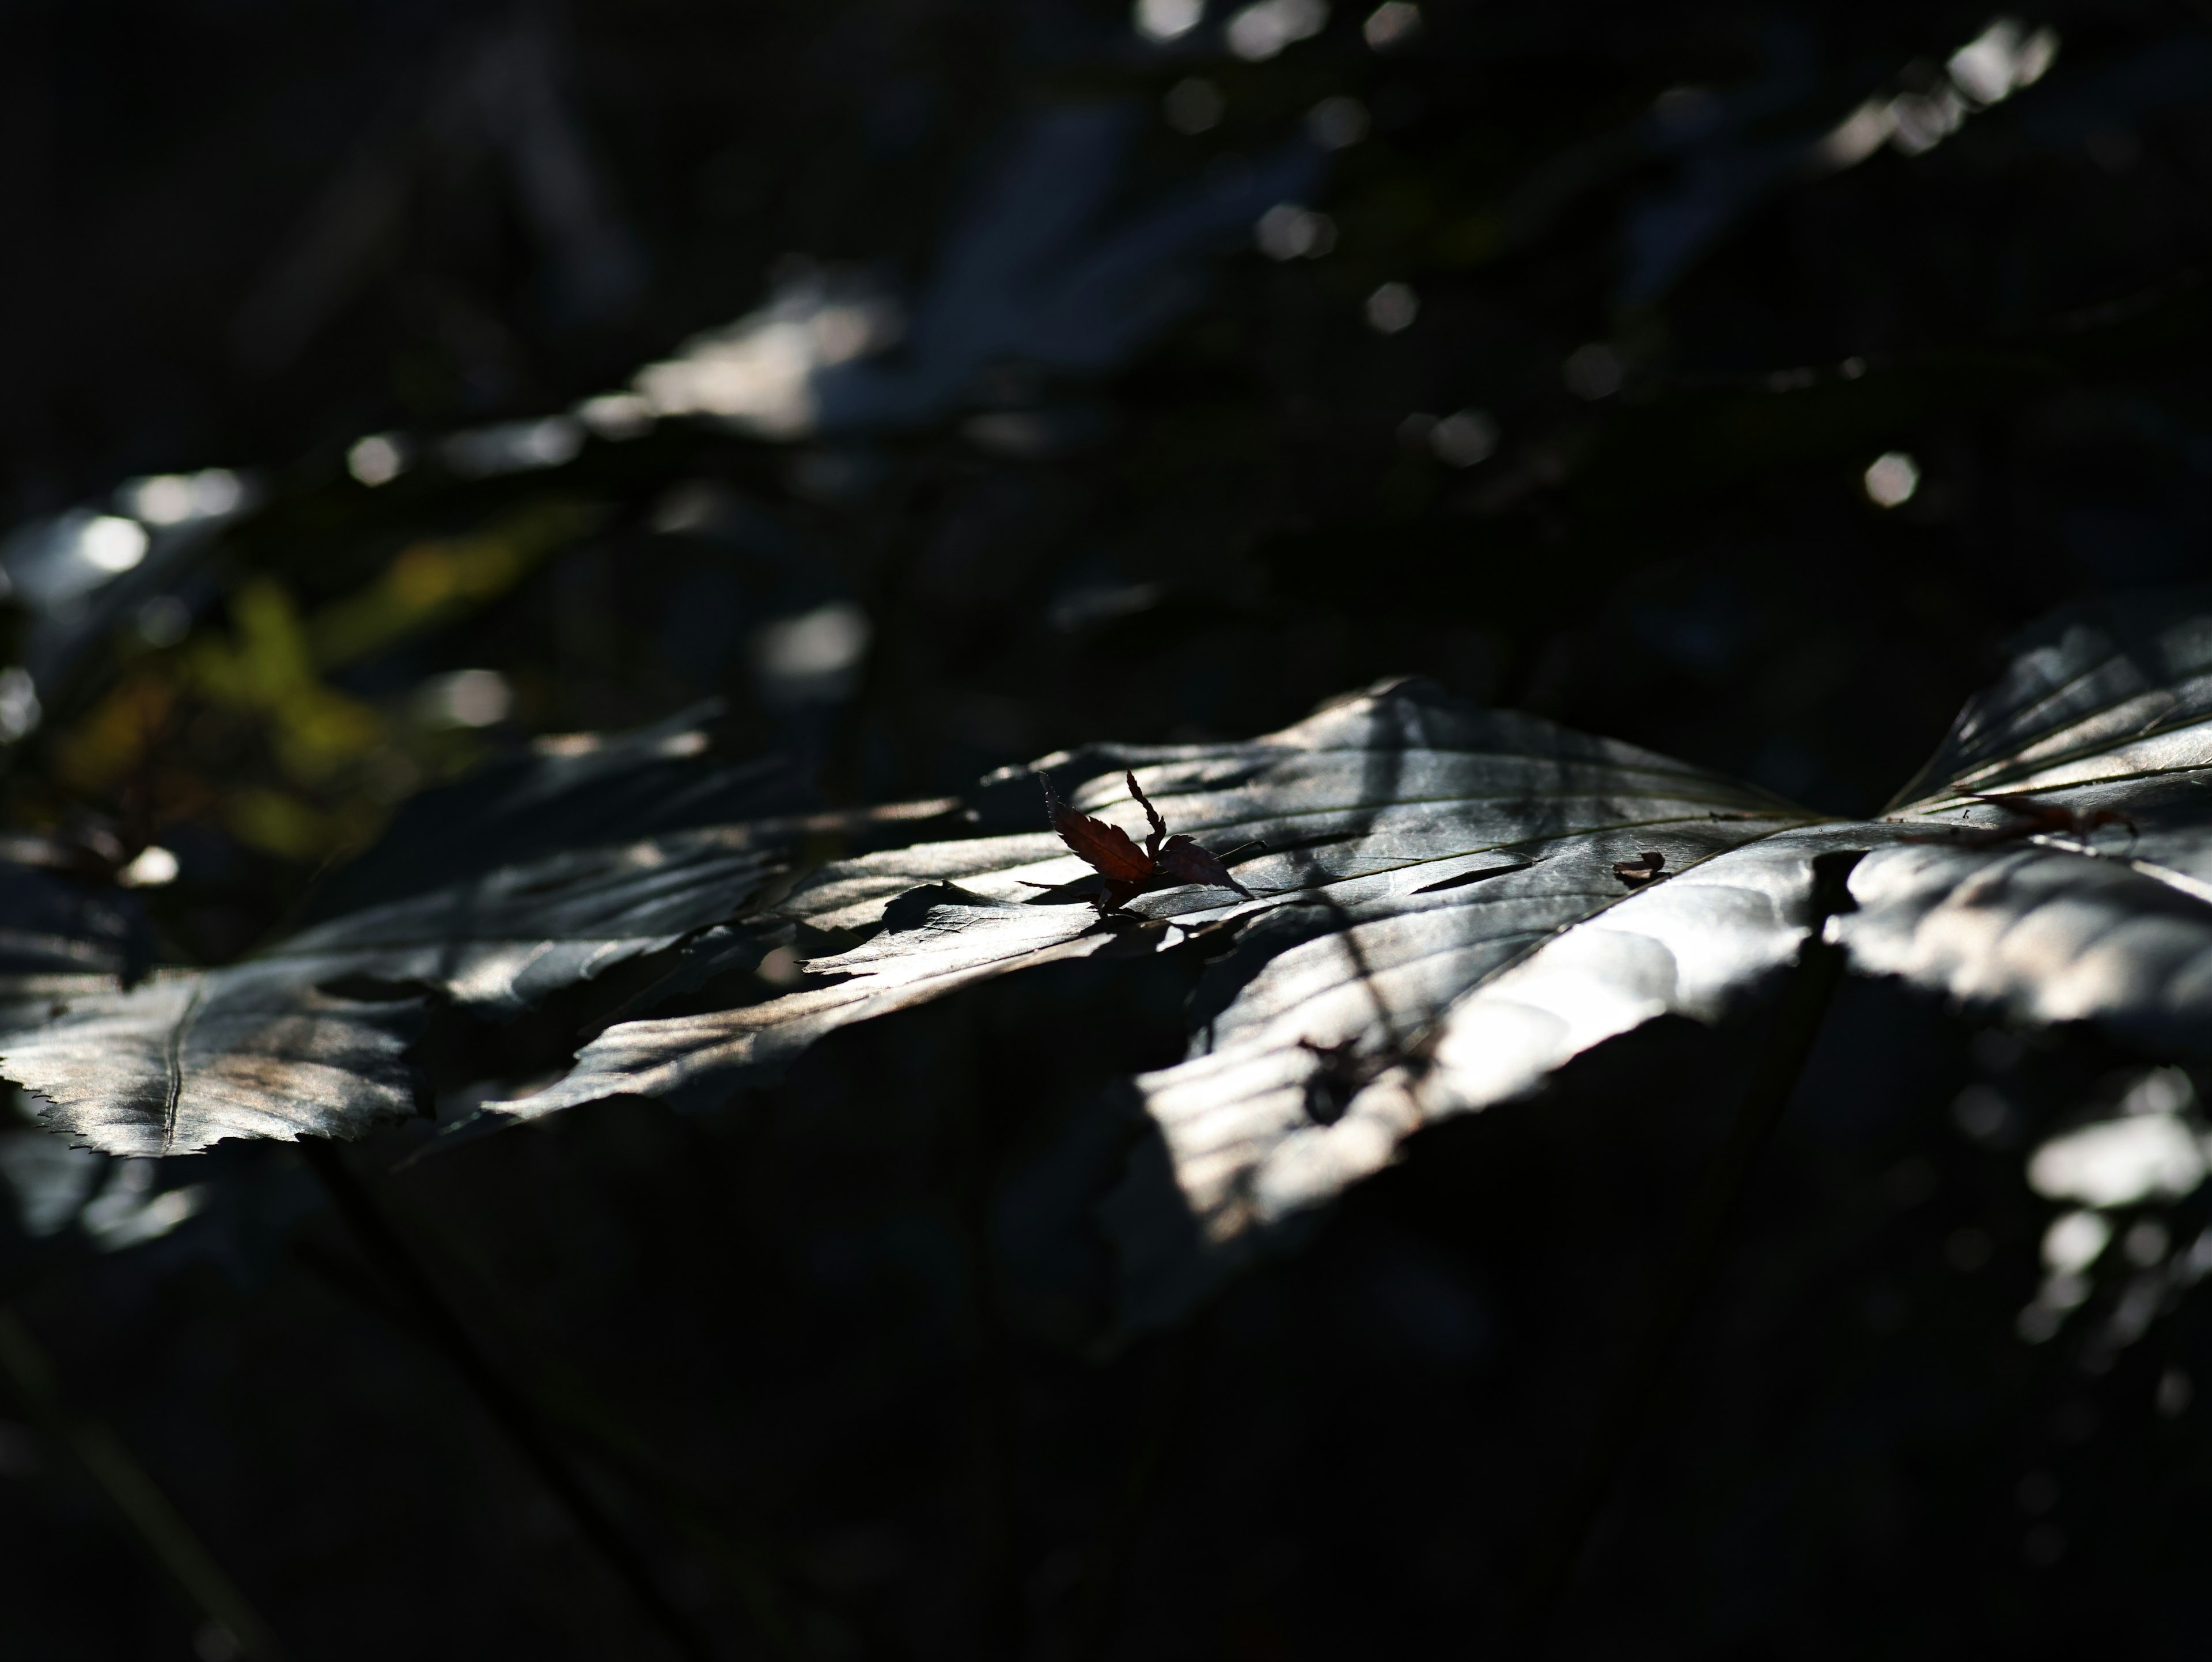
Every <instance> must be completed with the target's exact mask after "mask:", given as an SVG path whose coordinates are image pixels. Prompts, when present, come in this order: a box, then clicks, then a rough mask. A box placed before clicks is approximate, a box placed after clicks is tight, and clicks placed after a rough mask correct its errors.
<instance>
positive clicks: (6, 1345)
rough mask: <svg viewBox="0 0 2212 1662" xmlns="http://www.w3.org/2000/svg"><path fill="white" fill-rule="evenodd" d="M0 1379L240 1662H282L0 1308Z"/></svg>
mask: <svg viewBox="0 0 2212 1662" xmlns="http://www.w3.org/2000/svg"><path fill="white" fill-rule="evenodd" d="M0 1373H6V1374H7V1375H8V1377H9V1379H11V1380H12V1381H14V1383H15V1389H16V1391H17V1393H18V1394H19V1395H21V1397H22V1398H23V1403H24V1406H25V1407H27V1409H29V1410H30V1412H31V1415H32V1417H33V1419H35V1420H37V1421H38V1422H39V1424H40V1428H41V1429H42V1430H44V1431H45V1432H46V1434H47V1435H48V1436H49V1437H51V1438H52V1439H53V1440H55V1441H56V1442H58V1443H59V1444H61V1445H62V1446H64V1447H65V1448H67V1449H68V1450H69V1451H70V1452H71V1453H73V1454H75V1455H76V1458H77V1459H78V1461H79V1462H80V1463H81V1464H82V1465H83V1467H84V1469H85V1470H86V1471H87V1472H88V1473H89V1474H90V1475H91V1477H92V1480H93V1482H95V1483H97V1484H99V1485H100V1491H101V1493H103V1494H104V1495H106V1496H107V1499H108V1501H110V1503H111V1504H112V1505H113V1507H115V1510H116V1512H117V1513H118V1514H120V1516H121V1517H122V1519H123V1521H124V1523H125V1525H126V1526H127V1527H128V1528H129V1529H130V1531H131V1534H133V1535H134V1536H136V1537H137V1539H138V1542H139V1544H140V1545H142V1546H143V1547H144V1548H145V1549H146V1550H147V1552H148V1553H149V1555H151V1556H152V1557H153V1559H154V1562H155V1563H157V1564H159V1565H160V1566H161V1568H162V1569H164V1570H165V1571H167V1573H168V1575H169V1578H170V1580H173V1581H174V1582H175V1583H176V1585H177V1586H178V1588H179V1590H180V1591H181V1592H183V1594H184V1595H185V1598H186V1599H188V1600H189V1601H190V1602H191V1604H192V1605H193V1607H194V1608H196V1609H197V1610H198V1611H199V1613H200V1615H201V1616H204V1617H205V1618H206V1620H207V1621H208V1622H210V1623H211V1624H212V1625H213V1626H215V1627H217V1628H220V1629H222V1631H223V1632H224V1633H225V1634H227V1635H228V1636H229V1638H230V1641H231V1642H232V1643H233V1644H234V1645H235V1646H236V1647H238V1653H239V1654H240V1656H242V1657H245V1658H246V1659H248V1662H282V1659H283V1654H284V1649H283V1646H281V1645H279V1644H278V1643H277V1642H276V1635H275V1634H273V1633H272V1632H270V1629H269V1624H268V1623H267V1622H264V1621H263V1620H262V1619H261V1616H260V1615H259V1613H258V1611H256V1610H254V1608H253V1606H252V1604H251V1603H250V1602H249V1601H248V1600H247V1598H246V1595H245V1594H244V1593H243V1592H240V1591H239V1589H238V1584H237V1583H236V1582H234V1581H233V1580H231V1579H230V1577H229V1576H228V1575H227V1574H224V1573H223V1568H222V1565H221V1564H219V1563H217V1562H216V1559H215V1555H214V1554H213V1553H211V1552H210V1551H209V1550H208V1549H207V1547H206V1546H205V1544H204V1543H202V1542H201V1540H200V1538H199V1537H198V1536H197V1535H195V1534H194V1533H193V1532H192V1528H191V1525H189V1524H187V1523H185V1520H184V1519H183V1517H182V1516H181V1515H180V1514H179V1513H178V1511H177V1509H176V1507H174V1506H173V1505H171V1504H170V1501H169V1497H168V1496H167V1495H165V1494H163V1493H162V1492H161V1485H160V1484H158V1483H156V1482H155V1481H154V1479H153V1478H152V1477H151V1476H149V1475H148V1473H147V1470H146V1469H145V1468H144V1467H143V1466H142V1465H140V1464H138V1462H137V1460H136V1459H135V1458H132V1456H131V1451H130V1450H129V1449H127V1448H125V1446H123V1440H122V1439H121V1438H119V1437H118V1436H117V1435H116V1434H115V1433H114V1432H113V1431H112V1430H110V1429H109V1428H107V1427H106V1426H105V1425H103V1424H101V1423H100V1422H99V1421H97V1420H94V1419H90V1418H88V1417H87V1416H86V1415H83V1414H82V1413H79V1412H77V1411H76V1410H74V1409H71V1408H70V1406H69V1404H68V1403H67V1402H66V1401H65V1400H64V1397H63V1395H62V1388H61V1379H60V1376H59V1374H58V1373H57V1372H56V1371H55V1368H54V1364H53V1359H52V1357H50V1356H48V1355H46V1347H45V1346H43V1345H41V1344H40V1342H39V1341H38V1337H37V1336H36V1335H35V1334H33V1332H32V1331H31V1330H30V1328H29V1327H28V1326H27V1325H26V1324H25V1323H24V1321H23V1319H22V1318H21V1317H20V1316H18V1315H16V1314H15V1312H14V1311H12V1310H9V1309H7V1308H5V1307H4V1306H0Z"/></svg>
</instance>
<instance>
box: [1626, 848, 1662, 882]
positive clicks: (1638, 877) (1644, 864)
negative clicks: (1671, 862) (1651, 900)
mask: <svg viewBox="0 0 2212 1662" xmlns="http://www.w3.org/2000/svg"><path fill="white" fill-rule="evenodd" d="M1666 868H1667V856H1666V855H1664V854H1662V853H1661V852H1660V851H1659V850H1658V849H1644V852H1643V853H1641V854H1639V855H1637V856H1636V858H1635V859H1633V860H1616V861H1613V875H1614V876H1615V877H1617V878H1619V879H1620V880H1621V881H1622V882H1624V883H1626V884H1627V885H1628V886H1629V887H1630V888H1632V889H1640V888H1642V887H1643V886H1644V885H1645V884H1646V883H1649V882H1650V881H1651V880H1652V879H1653V878H1655V877H1656V876H1658V875H1659V874H1660V873H1661V872H1662V871H1664V870H1665V869H1666Z"/></svg>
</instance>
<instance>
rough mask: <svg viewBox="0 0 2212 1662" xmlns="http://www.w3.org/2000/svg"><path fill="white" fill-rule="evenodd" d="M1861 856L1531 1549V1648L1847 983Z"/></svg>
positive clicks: (1817, 867)
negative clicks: (1834, 923)
mask: <svg viewBox="0 0 2212 1662" xmlns="http://www.w3.org/2000/svg"><path fill="white" fill-rule="evenodd" d="M1859 857H1860V856H1859V855H1857V854H1851V853H1844V854H1826V855H1820V856H1818V857H1817V858H1816V859H1815V860H1814V881H1813V887H1814V894H1813V900H1814V907H1813V910H1814V917H1813V922H1812V926H1811V928H1810V930H1809V932H1808V934H1807V935H1806V937H1805V941H1804V943H1803V945H1802V946H1801V947H1799V949H1798V953H1797V963H1796V968H1795V970H1794V971H1792V972H1791V974H1790V981H1789V984H1788V985H1787V986H1786V987H1785V988H1784V991H1783V995H1782V1004H1781V1008H1779V1009H1778V1010H1777V1011H1776V1013H1775V1017H1774V1025H1773V1026H1772V1027H1771V1028H1770V1029H1769V1030H1768V1033H1767V1038H1766V1045H1765V1050H1762V1051H1761V1052H1760V1055H1759V1065H1758V1068H1757V1069H1756V1070H1755V1071H1754V1072H1753V1075H1752V1077H1751V1083H1750V1085H1749V1086H1748V1087H1747V1089H1746V1090H1745V1092H1744V1095H1743V1101H1742V1103H1741V1105H1740V1106H1739V1107H1738V1108H1737V1110H1736V1114H1735V1123H1733V1124H1731V1125H1730V1126H1729V1132H1728V1136H1727V1139H1726V1141H1723V1143H1722V1145H1721V1148H1720V1151H1719V1153H1718V1154H1716V1155H1715V1156H1714V1157H1713V1163H1712V1165H1711V1166H1709V1167H1708V1168H1707V1169H1706V1172H1705V1180H1704V1181H1703V1182H1702V1183H1701V1184H1699V1188H1698V1192H1697V1196H1696V1198H1695V1199H1694V1200H1693V1201H1692V1202H1691V1205H1690V1209H1689V1216H1688V1218H1687V1219H1686V1221H1685V1222H1684V1224H1683V1227H1682V1233H1681V1238H1680V1239H1679V1240H1678V1241H1677V1242H1676V1243H1675V1246H1674V1257H1673V1258H1672V1259H1671V1260H1670V1261H1669V1263H1668V1266H1667V1269H1666V1272H1665V1274H1664V1275H1662V1276H1661V1278H1660V1281H1659V1287H1658V1292H1657V1294H1656V1296H1655V1298H1654V1300H1653V1303H1652V1307H1651V1311H1650V1316H1649V1318H1648V1319H1647V1321H1646V1323H1645V1325H1644V1331H1643V1333H1642V1335H1641V1336H1639V1338H1638V1342H1637V1343H1636V1346H1635V1348H1634V1349H1632V1351H1631V1352H1630V1353H1629V1358H1628V1361H1627V1362H1626V1365H1625V1366H1624V1367H1622V1369H1621V1371H1620V1374H1619V1376H1618V1377H1617V1378H1616V1379H1614V1380H1613V1388H1612V1390H1611V1391H1609V1392H1608V1394H1607V1398H1606V1403H1605V1407H1604V1409H1603V1412H1602V1413H1601V1415H1600V1416H1599V1420H1598V1425H1597V1429H1596V1431H1595V1433H1594V1434H1592V1436H1591V1438H1590V1441H1589V1448H1588V1450H1587V1452H1585V1454H1584V1457H1583V1463H1582V1465H1581V1467H1580V1469H1579V1470H1577V1472H1576V1474H1575V1477H1574V1480H1573V1481H1572V1482H1571V1483H1570V1484H1569V1485H1568V1487H1567V1489H1566V1491H1565V1494H1564V1495H1563V1496H1562V1497H1561V1499H1560V1502H1559V1508H1558V1510H1557V1511H1556V1512H1554V1513H1553V1516H1552V1519H1551V1521H1550V1523H1549V1525H1548V1526H1547V1528H1546V1529H1545V1530H1544V1531H1543V1533H1542V1534H1541V1535H1540V1536H1539V1537H1537V1540H1536V1544H1535V1548H1534V1550H1533V1551H1532V1552H1531V1553H1530V1554H1529V1556H1528V1569H1527V1573H1526V1575H1525V1578H1524V1580H1523V1582H1522V1598H1521V1606H1520V1609H1519V1610H1518V1612H1517V1615H1518V1621H1517V1622H1516V1627H1517V1628H1518V1629H1519V1632H1520V1634H1521V1635H1522V1638H1523V1640H1524V1641H1528V1642H1530V1643H1534V1642H1535V1641H1537V1640H1539V1639H1540V1638H1541V1635H1542V1632H1543V1629H1544V1627H1545V1625H1546V1623H1547V1622H1548V1620H1549V1618H1550V1616H1551V1614H1552V1612H1553V1609H1554V1608H1555V1607H1556V1605H1557V1604H1558V1603H1559V1598H1560V1596H1561V1595H1562V1594H1563V1593H1564V1592H1565V1591H1566V1588H1567V1586H1568V1583H1569V1581H1570V1580H1571V1579H1572V1577H1573V1575H1574V1571H1575V1566H1576V1564H1577V1562H1579V1561H1580V1560H1581V1558H1582V1555H1583V1546H1584V1543H1586V1542H1587V1541H1588V1539H1589V1532H1590V1527H1591V1525H1593V1524H1595V1522H1596V1521H1597V1517H1598V1514H1599V1513H1600V1512H1601V1511H1602V1510H1603V1509H1604V1507H1605V1503H1606V1501H1607V1498H1608V1497H1609V1496H1610V1495H1612V1493H1613V1488H1614V1485H1615V1484H1616V1483H1617V1482H1618V1481H1619V1479H1620V1469H1621V1466H1622V1464H1624V1462H1626V1459H1627V1458H1628V1456H1629V1454H1630V1452H1632V1450H1633V1449H1634V1448H1635V1446H1636V1445H1637V1444H1638V1441H1639V1440H1641V1439H1642V1438H1643V1436H1644V1432H1645V1431H1646V1430H1647V1429H1648V1428H1649V1427H1650V1422H1651V1417H1652V1415H1653V1413H1654V1411H1655V1410H1656V1408H1657V1406H1658V1399H1659V1391H1660V1386H1661V1385H1662V1382H1663V1381H1664V1379H1665V1376H1666V1372H1667V1364H1668V1361H1669V1359H1670V1358H1671V1357H1672V1356H1673V1355H1674V1348H1675V1346H1676V1344H1677V1343H1678V1342H1679V1341H1680V1338H1681V1336H1682V1331H1683V1330H1684V1329H1685V1328H1686V1327H1687V1326H1688V1325H1689V1323H1690V1318H1692V1316H1693V1315H1695V1314H1696V1313H1697V1310H1698V1306H1699V1302H1700V1301H1701V1300H1703V1298H1704V1296H1705V1292H1706V1291H1707V1289H1708V1288H1710V1287H1711V1283H1712V1280H1713V1277H1714V1275H1715V1274H1716V1273H1717V1271H1718V1269H1720V1266H1721V1263H1722V1260H1723V1257H1725V1256H1726V1249H1727V1245H1728V1239H1729V1230H1730V1227H1731V1226H1732V1225H1733V1224H1734V1223H1735V1218H1736V1214H1737V1213H1738V1212H1739V1211H1740V1210H1741V1207H1742V1203H1743V1198H1744V1195H1745V1192H1746V1191H1747V1190H1748V1189H1749V1187H1750V1185H1751V1174H1752V1170H1753V1166H1755V1165H1756V1164H1757V1162H1758V1159H1759V1151H1760V1150H1761V1149H1762V1148H1765V1145H1766V1142H1767V1140H1768V1138H1769V1137H1771V1135H1773V1131H1774V1128H1775V1126H1776V1125H1777V1124H1778V1123H1779V1122H1780V1120H1781V1118H1782V1113H1783V1111H1784V1109H1785V1108H1787V1107H1788V1106H1789V1105H1790V1097H1791V1095H1792V1094H1793V1093H1795V1092H1796V1087H1797V1081H1798V1078H1799V1076H1800V1075H1802V1074H1803V1072H1804V1071H1805V1063H1806V1060H1807V1059H1808V1057H1809V1056H1811V1055H1812V1053H1813V1044H1814V1040H1815V1039H1817V1038H1819V1037H1820V1024H1821V1021H1822V1020H1823V1018H1825V1017H1826V1014H1827V1010H1828V1003H1829V1001H1830V1000H1831V999H1832V997H1833V996H1834V995H1835V990H1836V987H1837V983H1838V982H1840V981H1841V980H1842V979H1843V973H1844V951H1843V948H1841V947H1838V946H1835V945H1832V943H1830V942H1829V941H1827V940H1826V938H1825V931H1826V923H1827V921H1828V919H1829V918H1831V917H1832V916H1835V915H1837V914H1838V913H1839V912H1844V911H1849V910H1851V907H1852V901H1851V898H1850V890H1849V888H1848V887H1847V886H1846V880H1847V879H1848V878H1849V876H1850V869H1851V867H1852V866H1853V865H1855V864H1856V863H1857V861H1858V859H1859Z"/></svg>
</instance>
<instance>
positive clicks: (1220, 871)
mask: <svg viewBox="0 0 2212 1662" xmlns="http://www.w3.org/2000/svg"><path fill="white" fill-rule="evenodd" d="M1155 869H1157V870H1158V873H1159V874H1160V875H1161V876H1163V877H1170V878H1173V879H1174V880H1176V882H1178V883H1204V884H1206V885H1207V886H1210V887H1212V888H1217V889H1234V890H1236V891H1237V893H1239V894H1241V895H1243V897H1244V898H1246V899H1247V900H1250V899H1252V898H1255V897H1254V895H1253V893H1252V891H1251V890H1249V889H1248V888H1246V887H1245V886H1243V884H1242V883H1239V882H1238V881H1237V880H1236V879H1235V878H1233V877H1231V875H1230V874H1229V868H1228V867H1226V866H1225V865H1223V864H1222V863H1221V856H1220V855H1218V854H1213V853H1210V852H1209V851H1207V850H1206V849H1201V848H1200V847H1199V846H1198V844H1197V843H1194V842H1192V841H1191V840H1190V838H1188V837H1170V838H1169V839H1168V845H1167V847H1165V848H1164V849H1161V850H1160V857H1159V861H1158V865H1157V867H1156V868H1155Z"/></svg>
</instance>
